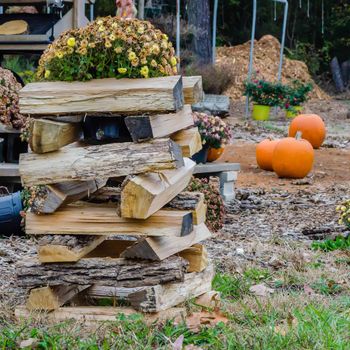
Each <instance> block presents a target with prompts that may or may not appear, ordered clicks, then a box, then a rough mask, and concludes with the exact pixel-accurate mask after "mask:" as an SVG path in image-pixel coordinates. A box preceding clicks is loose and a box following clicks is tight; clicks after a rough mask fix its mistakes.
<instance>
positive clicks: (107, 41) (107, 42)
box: [105, 40, 112, 49]
mask: <svg viewBox="0 0 350 350" xmlns="http://www.w3.org/2000/svg"><path fill="white" fill-rule="evenodd" d="M105 47H106V48H107V49H109V48H111V47H112V43H111V42H110V41H109V40H106V42H105Z"/></svg>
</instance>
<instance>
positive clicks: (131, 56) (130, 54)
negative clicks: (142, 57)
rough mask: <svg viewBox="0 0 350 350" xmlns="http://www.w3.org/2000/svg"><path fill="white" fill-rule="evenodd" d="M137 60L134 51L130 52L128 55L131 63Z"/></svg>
mask: <svg viewBox="0 0 350 350" xmlns="http://www.w3.org/2000/svg"><path fill="white" fill-rule="evenodd" d="M135 58H136V53H135V52H134V51H130V52H129V55H128V59H129V61H132V60H134V59H135Z"/></svg>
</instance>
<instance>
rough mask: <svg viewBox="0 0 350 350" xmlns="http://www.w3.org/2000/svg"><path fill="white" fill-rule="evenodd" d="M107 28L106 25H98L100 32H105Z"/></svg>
mask: <svg viewBox="0 0 350 350" xmlns="http://www.w3.org/2000/svg"><path fill="white" fill-rule="evenodd" d="M105 30H106V28H105V27H104V26H101V27H98V31H99V32H101V33H102V32H104V31H105Z"/></svg>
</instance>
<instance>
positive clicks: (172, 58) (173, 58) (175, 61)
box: [170, 57, 177, 67]
mask: <svg viewBox="0 0 350 350" xmlns="http://www.w3.org/2000/svg"><path fill="white" fill-rule="evenodd" d="M170 63H171V65H172V66H173V67H174V66H176V65H177V59H176V57H171V59H170Z"/></svg>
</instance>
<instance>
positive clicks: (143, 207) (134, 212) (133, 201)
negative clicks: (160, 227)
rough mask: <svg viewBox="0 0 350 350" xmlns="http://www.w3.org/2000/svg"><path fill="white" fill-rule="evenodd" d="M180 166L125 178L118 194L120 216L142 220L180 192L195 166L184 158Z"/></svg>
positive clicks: (187, 182) (188, 180)
mask: <svg viewBox="0 0 350 350" xmlns="http://www.w3.org/2000/svg"><path fill="white" fill-rule="evenodd" d="M184 164H185V165H184V166H183V167H182V168H179V169H176V170H168V171H162V172H160V173H148V174H142V175H137V176H130V177H127V178H126V180H125V181H124V183H123V185H122V192H121V215H122V217H125V218H136V219H146V218H148V217H150V216H151V215H152V214H154V213H155V212H156V211H157V210H159V209H160V208H162V207H163V206H165V205H166V204H167V203H168V202H169V201H171V200H172V199H173V198H174V197H175V196H176V195H177V194H179V193H180V192H181V191H182V190H184V189H185V188H186V187H187V185H188V184H189V182H190V180H191V176H192V174H193V171H194V167H195V165H196V164H195V163H194V162H193V161H192V160H190V159H188V158H185V159H184Z"/></svg>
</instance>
